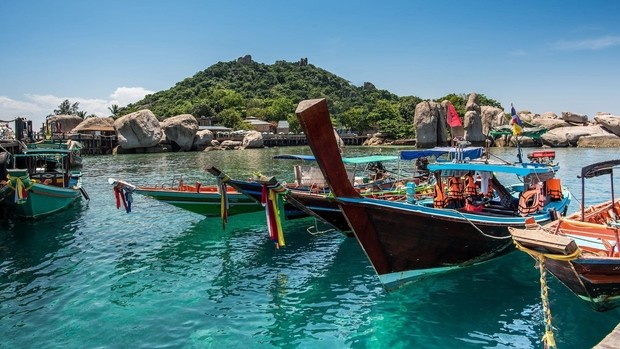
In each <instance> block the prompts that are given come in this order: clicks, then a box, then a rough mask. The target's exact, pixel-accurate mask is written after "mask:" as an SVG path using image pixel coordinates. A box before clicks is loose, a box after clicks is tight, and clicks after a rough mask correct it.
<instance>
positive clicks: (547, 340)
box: [513, 240, 581, 349]
mask: <svg viewBox="0 0 620 349" xmlns="http://www.w3.org/2000/svg"><path fill="white" fill-rule="evenodd" d="M513 242H514V244H515V246H516V247H517V249H518V250H520V251H523V252H525V253H527V254H529V255H530V256H532V257H533V258H534V259H536V260H537V261H538V263H539V266H538V269H539V271H540V298H541V299H542V305H543V314H544V321H545V334H544V335H543V337H542V342H543V343H544V346H545V348H548V349H555V348H557V347H556V345H555V337H554V335H553V326H552V324H551V308H550V307H549V288H548V287H547V269H546V268H545V259H546V258H549V259H554V260H558V261H571V260H574V259H577V258H579V256H581V250H580V249H579V248H577V250H575V251H574V252H573V253H571V254H569V255H559V254H551V253H543V252H538V251H535V250H532V249H530V248H527V247H525V246H523V245H521V244H520V243H519V242H518V241H516V240H513Z"/></svg>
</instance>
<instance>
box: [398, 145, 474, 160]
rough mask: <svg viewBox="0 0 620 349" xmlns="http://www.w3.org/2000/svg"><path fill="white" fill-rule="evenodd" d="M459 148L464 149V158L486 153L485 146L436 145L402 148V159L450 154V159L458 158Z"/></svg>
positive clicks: (472, 157)
mask: <svg viewBox="0 0 620 349" xmlns="http://www.w3.org/2000/svg"><path fill="white" fill-rule="evenodd" d="M457 150H459V151H460V150H462V151H463V158H470V159H478V158H481V157H482V154H483V153H484V148H483V147H467V148H461V149H459V148H456V147H434V148H429V149H414V150H402V151H401V152H400V159H401V160H415V159H418V158H422V157H428V156H434V157H440V156H442V155H445V154H448V157H449V158H450V159H454V158H456V154H457Z"/></svg>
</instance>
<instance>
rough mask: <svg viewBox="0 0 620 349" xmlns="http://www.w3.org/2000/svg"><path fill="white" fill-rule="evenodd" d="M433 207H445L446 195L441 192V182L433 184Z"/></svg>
mask: <svg viewBox="0 0 620 349" xmlns="http://www.w3.org/2000/svg"><path fill="white" fill-rule="evenodd" d="M433 206H434V207H436V208H444V207H446V194H445V193H444V191H443V183H442V182H441V180H437V182H435V194H434V196H433Z"/></svg>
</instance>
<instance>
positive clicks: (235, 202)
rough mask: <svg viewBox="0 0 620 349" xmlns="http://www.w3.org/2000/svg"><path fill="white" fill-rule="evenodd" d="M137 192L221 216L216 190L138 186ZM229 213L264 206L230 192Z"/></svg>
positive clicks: (240, 194) (242, 195) (228, 195)
mask: <svg viewBox="0 0 620 349" xmlns="http://www.w3.org/2000/svg"><path fill="white" fill-rule="evenodd" d="M135 193H137V194H141V195H145V196H148V197H151V198H153V199H155V200H158V201H161V202H164V203H167V204H170V205H173V206H176V207H179V208H181V209H184V210H187V211H190V212H194V213H198V214H201V215H204V216H210V217H215V216H220V215H221V202H222V197H221V195H220V194H219V193H218V192H216V191H211V192H189V191H178V190H169V189H155V188H152V189H148V188H141V187H138V188H136V190H135ZM227 199H228V204H229V208H228V215H229V216H230V215H237V214H243V213H250V212H256V211H260V210H262V209H263V208H262V207H261V205H260V204H259V203H257V202H256V201H254V200H253V199H252V198H250V197H248V196H246V195H244V194H242V193H238V192H228V194H227Z"/></svg>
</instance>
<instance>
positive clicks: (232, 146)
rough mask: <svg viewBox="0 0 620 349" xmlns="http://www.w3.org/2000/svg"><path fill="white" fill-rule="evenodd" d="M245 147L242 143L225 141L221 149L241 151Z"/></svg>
mask: <svg viewBox="0 0 620 349" xmlns="http://www.w3.org/2000/svg"><path fill="white" fill-rule="evenodd" d="M242 145H243V143H242V142H240V141H230V140H227V141H223V142H222V143H221V144H220V145H219V147H220V148H223V149H241V146H242Z"/></svg>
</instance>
